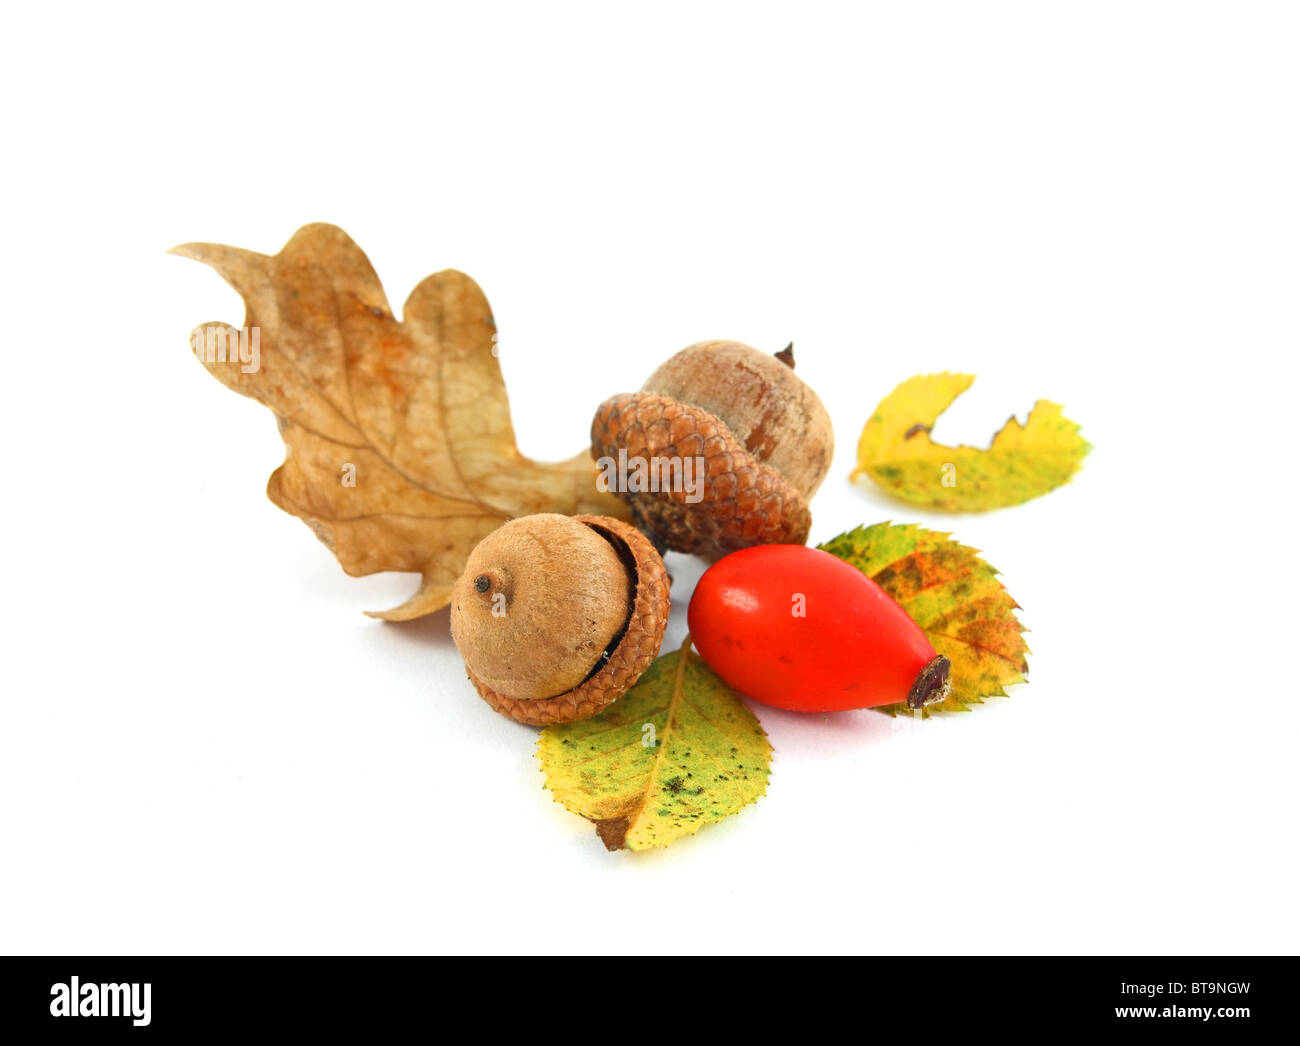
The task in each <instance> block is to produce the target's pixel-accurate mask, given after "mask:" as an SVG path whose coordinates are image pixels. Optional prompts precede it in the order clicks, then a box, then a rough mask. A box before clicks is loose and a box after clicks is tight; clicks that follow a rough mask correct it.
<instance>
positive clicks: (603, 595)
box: [451, 513, 669, 726]
mask: <svg viewBox="0 0 1300 1046" xmlns="http://www.w3.org/2000/svg"><path fill="white" fill-rule="evenodd" d="M668 608H669V604H668V574H667V572H666V571H665V570H664V564H663V560H662V559H661V558H660V556H659V553H658V552H656V551H655V548H654V546H653V545H652V544H651V543H650V541H649V540H648V539H647V538H646V537H645V535H644V534H642V533H641V532H640V531H638V530H637V529H636V528H635V527H631V526H629V525H628V524H626V523H623V522H621V521H620V520H617V519H612V518H610V517H608V516H561V515H554V514H550V513H546V514H539V515H533V516H521V517H519V518H518V519H514V520H511V521H510V522H509V523H506V524H505V525H504V526H502V527H499V528H498V529H497V530H495V531H493V532H492V533H491V534H489V535H488V536H487V537H486V538H484V539H483V540H482V541H481V542H479V544H478V545H477V546H475V548H474V551H473V552H471V553H470V557H469V560H468V562H467V563H466V565H465V570H464V572H463V573H462V574H461V576H460V578H459V579H458V580H457V581H456V584H455V587H454V588H453V590H452V599H451V634H452V638H453V639H454V640H455V642H456V647H457V649H458V650H459V651H460V653H461V656H462V657H463V658H464V659H465V670H466V673H467V675H468V676H469V680H470V682H471V683H473V684H474V688H475V689H476V690H477V691H478V692H479V694H480V695H481V696H482V698H483V699H484V700H485V701H486V702H487V703H488V704H489V705H491V706H492V707H493V708H494V709H496V710H497V711H498V712H500V713H501V714H502V715H506V716H509V717H510V718H511V719H514V720H516V721H518V722H521V723H529V724H532V725H534V726H546V725H549V724H551V723H568V722H572V721H573V720H576V719H588V718H590V717H591V716H593V715H595V714H596V713H597V712H599V711H600V710H601V709H603V708H604V707H605V706H606V705H608V704H609V703H610V702H611V701H613V700H614V699H615V698H617V697H619V696H621V695H622V694H623V693H624V692H625V691H626V690H627V689H628V688H629V687H631V686H632V684H633V683H635V682H636V681H637V679H638V678H639V677H640V676H641V673H643V672H644V671H645V670H646V669H647V668H648V667H649V666H650V663H651V662H652V661H653V660H654V659H655V656H656V655H657V654H658V653H659V646H660V644H661V643H662V642H663V636H664V629H665V628H666V627H667V624H668Z"/></svg>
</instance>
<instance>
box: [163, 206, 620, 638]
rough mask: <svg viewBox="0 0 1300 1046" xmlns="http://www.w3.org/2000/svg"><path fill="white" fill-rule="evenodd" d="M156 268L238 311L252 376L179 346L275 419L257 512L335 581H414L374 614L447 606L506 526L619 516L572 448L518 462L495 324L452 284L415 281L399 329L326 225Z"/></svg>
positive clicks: (342, 238)
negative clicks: (208, 271) (177, 267)
mask: <svg viewBox="0 0 1300 1046" xmlns="http://www.w3.org/2000/svg"><path fill="white" fill-rule="evenodd" d="M171 253H173V254H179V255H182V256H184V257H187V258H194V259H195V260H197V261H201V262H205V263H206V264H208V265H210V266H212V268H214V269H215V270H216V271H217V272H218V273H220V275H221V276H222V277H224V278H225V280H226V281H227V282H228V283H229V284H230V285H231V286H232V287H234V288H235V290H236V291H238V292H239V294H240V295H241V296H242V297H243V299H244V305H245V307H246V309H247V314H246V317H245V320H244V329H245V330H246V331H248V332H252V331H254V330H256V331H257V332H258V335H259V339H260V341H259V352H258V353H257V354H256V358H255V359H254V361H253V362H252V363H250V362H248V361H247V359H248V357H249V356H252V355H254V354H252V353H246V354H245V360H244V361H241V359H240V358H239V354H238V353H237V352H235V351H233V350H231V351H227V346H229V345H232V344H235V343H237V340H238V331H237V330H234V329H232V328H230V327H227V326H226V325H224V324H205V325H204V326H203V327H201V328H199V329H198V330H197V331H195V332H194V335H193V336H192V340H191V347H192V348H193V349H194V350H195V354H196V355H197V356H198V357H199V359H200V362H202V363H203V364H204V366H205V367H206V368H207V369H208V371H209V372H210V373H211V374H212V375H213V376H214V377H215V378H216V379H217V380H218V381H220V382H221V383H222V384H224V385H226V386H228V387H229V388H231V389H234V391H236V392H238V393H241V394H243V395H245V396H251V397H252V398H253V399H255V400H258V401H259V402H261V403H264V404H265V405H266V406H268V407H270V408H271V410H272V411H274V412H275V416H276V420H277V421H278V422H279V426H280V434H281V435H282V436H283V437H284V442H285V447H286V451H287V452H286V455H285V461H284V464H283V465H281V466H280V467H279V468H278V469H276V470H275V472H274V473H272V475H271V479H270V482H269V483H268V484H267V491H266V492H267V495H268V496H269V497H270V499H271V500H272V501H273V502H275V504H276V505H278V506H279V507H280V508H282V509H284V511H285V512H288V513H290V514H292V515H295V516H297V517H298V518H299V519H301V520H303V522H305V523H306V524H307V525H308V526H309V527H311V528H312V530H313V531H315V533H316V536H317V537H319V538H320V539H321V541H323V542H324V543H325V544H326V545H327V546H328V547H329V549H330V550H331V551H332V552H333V553H334V555H335V557H337V559H338V561H339V564H340V565H341V566H342V567H343V569H344V570H345V571H347V573H349V574H351V575H353V576H362V575H365V574H374V573H377V572H379V571H385V570H400V571H415V572H418V573H419V574H420V575H421V578H422V581H421V584H420V588H419V591H418V592H416V593H415V595H413V596H412V597H411V598H410V599H409V600H407V601H406V602H405V603H403V604H402V605H401V606H398V607H394V608H393V609H392V610H386V611H383V612H381V613H373V614H372V616H374V617H380V618H385V619H387V620H390V621H403V620H408V619H410V618H415V617H420V616H421V615H423V614H429V613H432V612H433V611H435V610H438V609H439V608H441V607H443V606H445V605H446V604H447V602H448V599H449V597H450V592H451V585H452V582H453V581H455V579H456V577H457V576H458V575H459V573H460V571H461V568H462V567H463V565H464V562H465V560H466V558H467V557H468V555H469V552H470V550H471V549H472V548H473V547H474V545H475V544H477V543H478V542H479V541H480V540H481V539H482V538H484V537H485V536H486V535H487V534H489V533H490V532H491V531H493V530H495V529H496V528H497V527H498V526H500V525H501V524H502V523H504V522H505V521H506V520H508V519H511V518H513V517H515V516H522V515H526V514H528V513H533V512H560V513H565V514H568V515H573V514H577V513H593V514H604V515H612V516H618V517H620V518H626V510H625V509H624V508H623V507H622V503H621V502H619V501H618V500H617V499H616V498H614V497H613V496H612V495H609V494H604V493H601V492H599V491H598V490H597V489H596V484H595V476H596V471H595V464H594V463H593V462H592V460H591V458H590V455H589V454H588V453H587V452H586V451H585V450H584V451H583V452H581V453H580V454H577V455H575V456H574V457H573V458H571V459H570V460H568V461H564V462H560V463H556V464H542V463H538V462H535V461H532V460H530V459H529V458H526V457H524V456H523V455H522V454H521V453H520V452H519V449H518V448H517V447H516V445H515V436H514V430H513V428H512V427H511V424H510V406H509V402H508V401H507V399H506V390H505V384H504V382H503V381H502V377H501V368H500V366H499V365H498V363H497V358H496V354H495V351H494V349H495V345H496V324H495V322H494V321H493V319H492V310H491V309H490V308H489V307H488V303H487V299H486V298H485V297H484V296H483V292H482V291H481V290H480V289H479V287H478V285H477V284H476V283H475V282H474V281H473V280H472V279H470V278H469V277H468V276H466V275H465V274H464V273H461V272H456V271H455V270H452V269H448V270H445V271H443V272H439V273H435V274H434V275H432V276H430V277H428V278H427V279H425V280H424V281H423V282H421V283H420V284H419V285H418V286H417V287H416V288H415V290H413V291H412V292H411V295H410V297H409V298H407V300H406V304H405V305H404V306H403V307H402V318H401V320H398V319H397V317H396V316H394V315H393V310H392V309H391V307H390V306H389V304H388V300H387V298H386V297H385V296H384V291H383V288H382V287H381V286H380V283H379V278H378V277H377V276H376V275H375V271H374V269H372V268H371V266H370V262H369V260H368V259H367V258H366V256H365V254H364V253H363V252H362V250H361V248H360V247H358V246H357V245H356V244H355V243H354V242H353V241H352V239H351V238H350V237H349V236H348V235H347V234H346V233H345V232H344V231H343V230H342V229H339V228H337V227H335V226H333V225H324V224H316V225H306V226H303V228H301V229H299V230H298V231H297V232H296V233H294V235H293V237H292V238H291V239H290V240H289V242H288V243H287V244H285V246H284V249H283V250H282V251H280V253H279V254H276V255H265V254H258V253H256V252H254V251H245V250H240V249H238V248H235V247H225V246H222V245H219V244H210V243H187V244H183V245H182V246H180V247H176V248H174V249H173V250H172V252H171ZM214 335H215V337H214ZM222 338H233V339H235V342H230V341H227V342H226V343H225V344H223V343H222Z"/></svg>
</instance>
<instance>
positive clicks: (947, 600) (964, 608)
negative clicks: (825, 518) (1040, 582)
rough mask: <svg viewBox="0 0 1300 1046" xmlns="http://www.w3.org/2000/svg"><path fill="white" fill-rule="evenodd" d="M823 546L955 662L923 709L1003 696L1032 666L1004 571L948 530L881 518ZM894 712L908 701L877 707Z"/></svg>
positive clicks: (959, 708) (962, 707)
mask: <svg viewBox="0 0 1300 1046" xmlns="http://www.w3.org/2000/svg"><path fill="white" fill-rule="evenodd" d="M819 547H820V548H822V549H824V550H825V551H827V552H829V553H831V554H832V555H834V556H839V558H840V559H843V560H845V561H846V562H848V563H852V564H853V565H854V566H855V567H857V568H858V569H859V570H861V571H862V572H863V573H864V574H866V575H867V576H868V577H869V578H871V579H872V580H873V581H875V582H876V584H878V585H879V586H880V587H881V588H883V589H884V590H885V591H886V592H888V593H889V594H890V596H892V597H893V598H894V600H895V601H896V602H897V603H898V604H899V605H900V606H901V607H902V608H903V609H904V610H906V611H907V612H908V614H909V615H911V617H912V620H913V621H915V622H916V623H917V624H918V625H920V626H921V628H922V629H924V630H925V634H926V636H927V637H929V640H930V643H931V644H932V645H933V646H934V649H935V650H936V651H937V652H938V653H940V654H943V655H944V656H945V657H947V658H948V660H949V661H951V662H952V670H951V675H950V677H949V678H950V679H951V681H952V688H951V690H950V691H949V694H948V698H947V700H945V701H944V702H943V703H942V704H939V705H935V706H932V708H928V709H926V710H925V711H924V713H923V714H924V716H925V717H927V718H928V717H929V714H930V712H931V711H944V712H964V711H967V710H968V706H970V705H978V704H982V703H983V701H984V698H986V697H1005V696H1006V687H1008V686H1011V685H1012V684H1013V683H1023V682H1024V681H1025V674H1026V673H1027V672H1028V671H1029V663H1028V661H1027V660H1026V658H1025V655H1026V654H1028V653H1029V647H1028V646H1027V645H1026V644H1025V637H1024V632H1025V628H1024V626H1023V625H1021V623H1020V621H1019V620H1018V619H1017V618H1016V613H1015V612H1016V611H1017V610H1019V609H1020V605H1019V604H1018V603H1017V602H1016V601H1015V600H1014V599H1012V598H1011V596H1010V595H1009V594H1008V593H1007V590H1006V589H1005V588H1004V587H1003V586H1002V582H1001V581H999V580H998V572H997V571H996V570H995V569H994V568H993V567H991V566H990V565H989V564H988V563H986V562H985V561H984V560H983V559H981V558H980V557H979V553H978V552H977V551H976V550H975V549H973V548H967V547H966V546H965V545H959V544H958V543H957V542H955V541H952V540H950V539H949V535H948V534H942V533H939V532H938V531H934V530H926V529H924V528H922V527H918V526H913V525H911V524H907V525H900V524H892V523H877V524H875V525H874V526H870V527H858V528H857V529H856V530H850V531H849V532H848V533H845V534H841V535H839V537H834V538H831V540H830V541H827V542H826V543H825V544H823V545H820V546H819ZM877 711H880V712H887V713H888V714H890V715H897V714H898V713H900V712H906V711H908V709H907V705H906V704H903V703H899V704H896V705H884V706H882V707H881V708H879V709H877Z"/></svg>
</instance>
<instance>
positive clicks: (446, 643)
mask: <svg viewBox="0 0 1300 1046" xmlns="http://www.w3.org/2000/svg"><path fill="white" fill-rule="evenodd" d="M379 624H380V626H381V627H383V628H385V629H390V630H391V631H392V634H394V635H396V636H398V637H400V638H401V639H402V641H403V642H409V643H412V644H416V645H419V646H423V647H436V648H440V649H451V648H453V647H454V646H455V644H454V643H453V642H452V641H451V608H450V607H443V608H442V609H441V610H437V611H434V612H433V613H432V614H425V615H424V617H417V618H416V619H415V620H413V621H381V622H379Z"/></svg>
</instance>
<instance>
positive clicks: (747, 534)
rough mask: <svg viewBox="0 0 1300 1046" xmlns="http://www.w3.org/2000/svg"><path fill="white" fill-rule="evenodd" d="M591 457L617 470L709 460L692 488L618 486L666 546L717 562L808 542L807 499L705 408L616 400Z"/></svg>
mask: <svg viewBox="0 0 1300 1046" xmlns="http://www.w3.org/2000/svg"><path fill="white" fill-rule="evenodd" d="M620 452H622V453H623V456H622V457H621V456H620ZM591 453H592V457H594V458H596V459H597V461H600V460H601V459H602V458H603V459H606V460H607V461H611V462H613V463H614V465H615V467H617V465H618V463H619V462H624V463H630V462H632V461H635V460H637V459H641V460H646V461H653V460H654V459H656V458H659V459H664V458H668V459H671V458H679V459H680V460H681V462H682V468H683V469H685V468H686V463H687V462H688V461H694V460H695V459H703V475H702V476H699V475H693V476H691V477H690V478H691V483H690V484H689V487H690V488H691V489H687V487H688V484H685V483H678V484H671V485H670V489H668V490H662V489H661V490H659V491H657V492H651V491H630V490H624V489H621V488H622V487H623V486H624V484H619V485H618V487H619V489H616V490H615V491H614V493H616V494H617V495H618V496H619V497H620V498H622V499H623V500H624V501H625V502H627V504H628V506H629V507H630V508H631V510H632V515H633V518H634V519H635V520H636V522H637V524H638V526H640V527H641V529H642V530H645V531H646V532H647V533H649V534H650V535H652V536H653V537H654V538H655V539H656V540H657V541H658V542H659V543H660V545H661V546H662V547H666V548H670V549H673V550H674V551H677V552H692V553H698V554H700V555H704V556H709V557H715V558H716V557H721V556H725V555H726V554H727V553H729V552H735V551H736V550H737V549H741V548H748V547H749V546H751V545H765V544H794V545H802V544H804V543H806V542H807V540H808V530H809V527H811V525H812V515H811V513H810V512H809V510H808V502H807V500H806V498H805V497H804V495H803V494H801V493H800V492H799V491H798V490H796V489H795V487H794V485H793V484H792V483H791V482H790V481H789V480H787V479H786V478H785V477H784V476H782V475H781V474H780V473H779V472H777V471H776V469H774V468H772V467H771V466H769V465H768V464H766V463H765V462H764V461H761V460H760V459H759V458H758V457H757V456H755V455H754V454H751V453H750V452H749V451H748V450H746V449H745V447H744V446H743V445H742V444H741V442H740V441H739V440H738V439H737V438H736V436H735V434H733V433H732V431H731V429H729V428H728V427H727V425H726V423H725V422H723V421H722V420H721V419H720V418H718V417H717V416H716V415H715V414H712V413H710V412H709V411H707V410H704V409H702V408H700V407H692V406H689V405H688V404H685V403H682V402H680V401H679V400H677V399H675V398H674V397H672V396H666V395H662V394H660V393H657V392H635V393H625V394H623V395H620V396H613V397H611V398H609V399H607V400H606V401H605V402H604V403H602V404H601V405H600V407H599V409H598V410H597V411H596V417H595V418H594V419H593V421H592V423H591ZM692 467H693V466H692ZM683 475H685V473H684V472H683ZM661 486H662V484H661ZM674 488H675V489H674ZM693 499H694V500H693Z"/></svg>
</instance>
